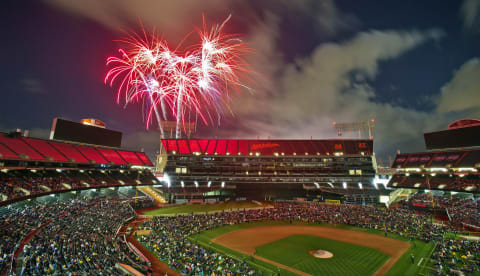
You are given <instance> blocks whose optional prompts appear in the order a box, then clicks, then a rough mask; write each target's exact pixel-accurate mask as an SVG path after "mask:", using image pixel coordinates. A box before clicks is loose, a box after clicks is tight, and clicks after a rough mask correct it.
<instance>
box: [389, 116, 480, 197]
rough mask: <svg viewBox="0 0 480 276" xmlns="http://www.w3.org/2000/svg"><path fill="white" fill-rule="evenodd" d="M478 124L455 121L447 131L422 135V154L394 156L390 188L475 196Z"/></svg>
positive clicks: (479, 163)
mask: <svg viewBox="0 0 480 276" xmlns="http://www.w3.org/2000/svg"><path fill="white" fill-rule="evenodd" d="M478 135H480V121H479V120H474V119H463V120H458V121H455V122H453V123H451V124H450V125H449V129H447V130H441V131H436V132H429V133H425V135H424V137H425V144H426V148H427V149H433V150H430V151H424V152H414V153H404V154H397V156H396V158H395V160H394V162H393V164H392V168H394V169H396V173H395V175H394V176H393V177H392V178H391V179H390V181H389V183H388V186H390V187H392V188H410V189H427V190H438V191H454V192H471V193H478V190H479V185H480V177H479V173H478V172H479V170H480V140H478Z"/></svg>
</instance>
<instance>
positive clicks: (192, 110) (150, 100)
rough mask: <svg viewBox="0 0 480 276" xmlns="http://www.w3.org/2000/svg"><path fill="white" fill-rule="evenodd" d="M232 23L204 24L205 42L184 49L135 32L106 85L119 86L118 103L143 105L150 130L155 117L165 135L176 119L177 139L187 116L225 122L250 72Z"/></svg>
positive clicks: (114, 62) (109, 61)
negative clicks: (233, 95) (227, 29)
mask: <svg viewBox="0 0 480 276" xmlns="http://www.w3.org/2000/svg"><path fill="white" fill-rule="evenodd" d="M229 19H230V17H229V18H227V20H225V21H224V22H223V23H222V24H221V25H214V26H213V27H212V28H211V29H210V30H208V29H207V28H206V26H205V23H204V25H203V29H197V34H198V36H199V38H200V43H199V44H198V45H196V46H193V47H190V48H186V49H185V50H183V51H180V50H178V49H173V50H172V49H170V48H169V46H168V43H167V41H165V40H163V39H162V38H160V37H158V36H157V35H156V34H155V33H152V34H147V33H146V31H145V30H143V34H142V35H139V34H135V33H132V34H130V35H129V36H128V37H127V38H126V39H124V40H122V42H123V43H125V44H126V46H128V47H126V48H127V49H125V50H124V49H119V52H120V56H119V57H116V56H112V57H108V58H107V66H112V68H111V69H110V70H109V71H108V72H107V74H106V76H105V83H107V84H109V85H110V86H113V85H114V83H116V84H117V85H118V90H117V103H120V102H124V103H125V106H126V105H127V104H129V103H133V102H139V101H142V102H143V103H144V111H145V123H146V126H147V128H148V126H149V125H150V124H151V123H152V116H155V118H156V120H157V122H158V126H159V128H160V132H161V135H162V137H163V135H164V131H163V128H162V125H161V123H160V122H161V121H162V120H168V119H169V118H175V119H176V122H177V126H176V135H177V138H178V137H179V136H180V132H181V129H180V126H181V125H182V123H184V120H185V117H186V116H188V118H190V116H191V115H193V116H195V118H200V119H201V121H203V123H205V124H207V125H208V124H209V122H210V123H213V122H214V121H215V120H216V121H217V122H219V121H220V118H221V117H222V115H223V113H224V111H225V110H230V108H229V104H230V95H229V94H230V91H232V90H238V89H239V88H241V87H246V86H245V85H244V84H243V81H244V78H245V77H246V76H247V75H248V73H249V70H248V67H249V66H248V64H247V63H246V62H245V60H244V55H245V54H246V53H247V52H248V51H249V49H248V48H247V47H246V45H245V43H244V42H242V40H241V39H240V38H239V37H238V36H237V35H232V34H224V33H222V29H223V27H224V25H225V23H226V22H228V20H229ZM204 22H205V20H204ZM247 88H248V87H247Z"/></svg>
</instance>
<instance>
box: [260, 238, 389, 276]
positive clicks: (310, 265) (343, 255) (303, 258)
mask: <svg viewBox="0 0 480 276" xmlns="http://www.w3.org/2000/svg"><path fill="white" fill-rule="evenodd" d="M317 249H322V250H327V251H330V252H332V253H333V255H334V257H333V258H330V259H318V258H315V257H313V256H311V255H310V254H309V252H310V250H317ZM256 250H257V253H256V254H257V255H259V256H261V257H264V258H267V259H270V260H272V261H275V262H277V263H281V264H284V265H287V266H290V267H293V268H295V269H298V270H301V271H303V272H306V273H309V274H312V275H355V276H357V275H372V274H373V273H374V272H375V271H377V270H378V269H379V268H380V267H381V266H382V265H383V264H384V263H385V262H386V261H387V260H388V258H389V257H390V256H388V255H386V254H384V253H382V252H380V251H378V250H376V249H373V248H369V247H364V246H360V245H355V244H350V243H345V242H340V241H336V240H330V239H324V238H320V237H315V236H310V235H293V236H290V237H287V238H284V239H281V240H278V241H275V242H272V243H269V244H265V245H262V246H260V247H257V248H256Z"/></svg>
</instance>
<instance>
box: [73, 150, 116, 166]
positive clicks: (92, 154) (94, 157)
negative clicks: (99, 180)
mask: <svg viewBox="0 0 480 276" xmlns="http://www.w3.org/2000/svg"><path fill="white" fill-rule="evenodd" d="M74 147H75V148H76V149H78V150H79V151H80V152H81V153H82V154H83V155H85V157H87V159H88V160H91V161H95V163H97V164H108V161H107V160H105V158H103V157H102V156H101V155H100V153H98V151H96V150H95V148H92V147H85V146H74Z"/></svg>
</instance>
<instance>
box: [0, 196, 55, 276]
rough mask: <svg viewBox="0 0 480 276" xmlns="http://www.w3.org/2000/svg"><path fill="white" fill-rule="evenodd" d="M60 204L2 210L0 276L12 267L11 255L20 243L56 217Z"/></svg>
mask: <svg viewBox="0 0 480 276" xmlns="http://www.w3.org/2000/svg"><path fill="white" fill-rule="evenodd" d="M60 208H61V209H63V205H62V204H58V203H53V204H49V205H30V206H28V208H12V209H9V210H4V212H3V213H2V214H1V215H0V236H1V237H2V238H1V239H0V274H2V273H3V272H5V271H6V270H9V269H10V268H11V267H12V261H13V260H14V258H13V257H14V256H13V253H14V251H15V249H17V248H18V246H19V244H20V242H21V241H22V240H23V239H24V238H25V237H26V236H27V235H28V234H29V233H31V232H32V231H34V230H35V229H37V228H38V227H40V226H41V225H42V224H43V223H46V222H47V221H49V220H51V219H52V218H54V217H56V215H57V212H58V211H59V210H60Z"/></svg>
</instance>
